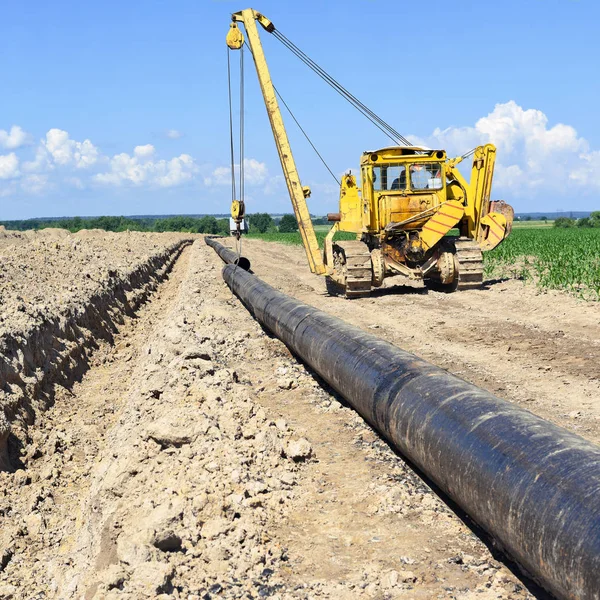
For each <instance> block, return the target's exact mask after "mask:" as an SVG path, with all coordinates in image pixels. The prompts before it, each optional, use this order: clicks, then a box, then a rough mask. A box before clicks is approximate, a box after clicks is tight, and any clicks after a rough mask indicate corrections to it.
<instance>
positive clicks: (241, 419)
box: [0, 234, 598, 600]
mask: <svg viewBox="0 0 600 600" xmlns="http://www.w3.org/2000/svg"><path fill="white" fill-rule="evenodd" d="M125 235H126V234H118V236H123V237H125ZM130 235H131V234H130ZM118 236H117V237H118ZM154 239H155V240H160V239H161V238H160V236H158V237H156V238H154ZM154 243H157V244H159V245H160V242H158V241H156V242H154ZM169 243H171V242H169ZM172 243H178V244H180V245H179V247H178V249H177V250H171V251H170V256H171V257H172V259H171V260H170V261H166V262H170V263H173V265H172V269H170V270H166V271H165V272H164V273H163V274H162V275H161V276H160V279H161V280H164V281H163V283H158V281H157V282H155V284H154V288H155V291H154V292H153V293H152V294H150V293H149V292H148V293H147V294H146V296H145V297H144V300H143V302H142V301H140V302H138V303H137V306H136V307H135V308H132V310H125V309H124V307H125V304H123V303H121V302H116V303H115V304H114V306H113V308H112V309H111V310H112V315H113V321H112V322H113V323H114V328H113V330H112V332H111V336H110V337H105V338H100V339H99V341H98V342H97V344H96V346H95V348H93V349H92V348H91V347H90V348H89V350H87V351H86V356H87V366H86V369H85V370H82V371H81V372H80V373H79V375H78V377H76V378H73V379H72V380H70V381H63V382H62V383H56V382H55V383H54V384H53V402H52V405H51V406H47V407H46V408H48V410H45V411H42V410H38V411H35V413H34V414H35V419H33V421H32V423H31V424H30V425H29V427H28V430H27V431H28V433H27V436H28V437H27V439H26V440H24V442H23V444H22V446H21V447H20V448H18V454H17V455H15V457H16V458H18V461H19V462H18V464H16V463H12V464H11V467H10V468H9V469H7V470H5V471H4V472H2V473H0V489H1V491H2V493H1V494H0V552H1V555H0V598H8V599H12V598H15V599H17V598H18V599H20V598H27V599H38V598H39V599H42V598H43V599H46V598H56V599H59V598H60V599H70V598H73V599H75V598H77V599H79V598H84V599H97V600H99V599H113V598H114V599H117V598H124V599H125V598H130V599H137V598H163V599H186V600H198V599H203V600H208V599H212V598H215V599H216V598H267V597H268V598H278V599H284V598H307V599H308V598H332V599H333V598H342V599H344V598H348V599H350V598H375V599H382V600H384V599H391V598H406V599H411V600H412V599H421V598H422V599H430V598H440V599H456V600H476V599H481V600H491V599H502V600H509V599H513V600H524V599H526V598H544V597H545V596H544V593H543V592H542V591H541V590H539V589H538V588H536V587H535V585H534V584H533V583H532V582H531V581H529V580H528V579H526V578H525V577H523V576H522V575H521V574H520V573H519V572H518V571H517V570H516V568H515V567H514V566H513V565H511V564H510V563H509V562H508V561H507V560H506V559H505V558H504V557H502V556H501V555H499V554H497V553H495V552H494V551H493V548H491V546H489V545H488V543H487V542H486V540H482V539H481V538H480V537H478V534H477V532H476V531H474V530H473V529H471V528H470V527H469V524H468V523H466V522H464V521H463V519H462V518H461V516H459V515H457V514H456V513H455V512H454V511H453V510H452V509H451V508H450V507H448V506H447V505H446V504H445V503H444V502H443V500H442V499H440V498H439V497H438V496H437V495H436V494H435V493H434V492H433V491H432V490H431V489H430V488H429V486H428V485H427V484H426V483H425V482H424V481H423V480H422V479H421V478H420V477H419V476H418V475H416V474H415V473H414V472H413V471H412V470H411V468H410V467H409V466H408V465H407V464H406V463H405V462H404V461H403V460H402V458H401V457H400V456H398V455H397V454H395V453H394V452H393V451H392V450H391V449H390V448H389V447H388V446H387V445H386V444H385V443H384V442H383V441H382V440H380V439H379V437H378V436H377V435H376V434H375V433H374V432H373V431H372V430H371V429H370V428H369V427H368V426H367V425H366V424H365V423H364V422H363V421H362V419H361V418H360V417H359V416H358V415H357V414H356V413H355V412H354V411H352V410H351V409H350V408H348V407H347V406H346V405H345V404H344V403H343V402H342V401H341V399H340V398H339V397H337V396H336V395H335V394H333V393H332V392H331V390H329V389H327V388H326V387H324V386H323V384H322V383H321V382H320V381H319V380H318V378H316V377H315V376H314V374H312V373H311V372H309V371H307V370H306V369H305V368H304V366H303V365H302V364H300V363H299V362H298V361H297V360H296V359H295V358H294V357H293V356H292V355H291V354H290V353H289V351H288V350H287V349H286V347H285V346H284V345H283V344H282V343H281V342H279V341H278V340H277V339H275V338H273V337H272V336H270V335H269V334H268V333H266V332H265V331H264V330H263V329H262V328H261V327H260V325H259V324H258V323H257V322H255V321H254V320H253V319H252V318H251V317H250V316H249V314H248V312H247V311H246V310H245V308H244V307H243V306H242V305H241V304H240V302H239V301H238V300H237V299H236V298H235V297H234V296H233V295H232V294H231V292H230V291H229V289H228V288H227V287H226V285H225V284H224V283H223V281H222V278H221V274H220V271H221V267H222V263H221V261H220V259H219V258H218V256H217V255H216V254H215V253H214V251H213V250H212V249H210V248H209V247H207V246H205V245H204V242H203V241H202V240H197V241H196V242H195V243H194V244H193V245H192V246H186V245H185V243H184V242H182V240H179V241H174V242H172ZM165 245H166V246H168V244H165ZM13 247H14V246H13ZM162 247H163V248H164V247H165V246H162ZM244 250H245V253H246V254H247V255H248V256H249V257H250V258H251V259H252V261H253V269H254V270H255V272H256V273H257V274H258V275H259V276H261V277H263V278H264V279H265V280H266V281H268V282H269V283H271V284H273V285H275V286H276V287H278V288H279V289H282V290H283V291H284V292H287V293H291V294H293V295H294V296H297V297H299V298H300V299H302V300H304V301H307V302H309V303H311V304H313V305H316V306H319V307H320V308H322V309H324V310H327V311H328V312H331V313H332V314H337V315H338V316H342V317H343V318H345V319H346V320H348V321H350V322H355V323H356V324H358V325H359V326H362V327H365V328H366V329H368V330H369V331H373V330H375V333H377V335H381V336H382V337H385V338H386V339H389V340H390V341H393V342H395V343H397V344H398V345H401V346H402V347H404V348H406V349H408V350H412V351H414V352H416V353H417V354H420V355H422V356H424V357H425V358H428V359H429V360H432V361H433V362H437V363H438V364H441V365H442V366H444V367H445V368H448V369H449V370H453V371H454V372H457V373H458V374H459V375H462V376H463V377H464V378H465V379H470V380H472V381H474V383H477V384H479V385H483V386H484V387H488V389H492V391H494V392H496V393H498V394H499V395H501V396H504V397H507V398H508V399H509V400H512V401H515V402H527V407H528V408H529V409H532V410H534V411H536V410H538V408H539V412H540V413H542V414H543V415H544V416H547V417H549V418H553V419H554V420H557V421H559V422H561V424H567V425H568V426H570V427H571V428H573V429H576V430H577V431H578V433H582V434H583V435H586V436H588V437H590V438H592V439H594V436H595V435H596V433H595V432H596V424H595V418H594V415H595V413H594V410H595V407H594V405H593V403H592V396H593V394H594V393H596V395H597V388H594V387H593V386H594V385H595V384H594V382H593V377H594V373H595V371H593V370H592V371H591V372H590V371H589V369H590V368H597V365H593V364H592V363H593V360H594V357H595V355H594V352H597V349H596V348H597V346H594V345H592V347H591V349H590V350H589V352H590V353H591V355H590V357H589V359H588V355H587V354H586V353H585V352H581V353H579V356H580V357H581V358H579V361H580V362H578V361H575V360H571V361H569V360H566V358H565V359H564V360H560V361H559V360H558V355H559V352H561V351H563V350H564V349H565V348H566V344H567V343H568V340H569V337H570V336H573V337H577V338H578V339H579V340H580V339H581V336H583V335H587V336H592V335H593V333H592V332H590V331H589V328H590V327H593V326H596V327H597V321H598V318H596V325H593V316H592V312H591V310H590V309H589V307H588V306H586V305H583V304H582V305H579V304H578V305H577V309H578V315H579V318H580V319H583V323H585V325H586V326H583V325H582V324H581V322H574V321H573V320H570V319H574V317H573V316H572V315H571V311H570V306H568V304H564V305H563V309H564V311H565V313H566V315H567V316H566V317H565V319H564V320H563V324H562V330H563V333H564V335H562V336H556V337H552V336H548V335H546V334H545V333H544V330H543V329H542V324H543V323H544V319H543V318H542V316H541V315H539V319H538V316H536V313H535V311H534V310H532V309H531V307H532V306H534V305H536V302H537V301H538V296H536V295H535V292H534V291H533V290H532V289H528V288H519V289H517V288H515V287H514V283H516V282H510V281H509V282H500V283H492V284H491V285H490V286H489V287H490V289H489V290H485V291H482V292H464V293H463V294H461V295H460V297H458V296H445V295H442V294H435V293H429V294H423V293H422V292H419V291H418V290H417V291H409V290H408V289H404V288H401V289H400V290H398V289H396V290H394V289H392V290H391V291H400V293H399V294H392V293H388V292H382V293H380V296H379V297H376V298H370V299H363V300H358V301H352V302H351V303H350V304H348V303H347V301H345V300H343V299H340V298H330V297H328V296H326V294H325V286H324V282H323V280H322V279H319V278H317V277H314V276H312V275H310V273H308V270H307V268H306V266H305V264H304V259H303V255H302V250H301V249H296V248H289V247H285V246H281V245H277V244H266V243H262V242H254V241H248V242H246V241H245V242H244ZM5 251H6V250H4V252H5ZM23 260H25V259H23ZM166 262H165V264H166ZM151 277H152V274H151V273H150V272H147V273H146V274H145V275H142V276H141V278H140V281H141V280H143V279H148V280H151ZM495 286H501V287H505V288H506V289H505V290H504V291H500V289H498V288H496V287H495ZM486 294H489V295H491V296H492V297H491V299H490V298H489V297H488V299H487V300H486ZM518 294H520V295H521V296H522V301H521V303H520V305H519V306H520V310H519V311H516V310H515V309H514V308H513V309H510V308H508V307H507V306H505V308H503V305H502V302H501V298H502V297H505V298H510V297H511V295H515V296H516V295H518ZM502 295H505V296H502ZM499 297H500V298H499ZM556 298H557V299H558V300H560V302H558V301H555V302H554V307H552V306H549V305H550V304H551V303H548V301H547V299H546V300H545V301H541V302H540V304H539V305H538V308H539V310H546V311H550V310H552V309H553V308H554V309H555V310H561V309H560V308H557V307H558V305H559V304H560V303H563V301H564V302H565V303H568V302H574V301H573V300H572V299H570V298H566V297H561V296H556ZM542 300H543V299H542ZM379 303H381V304H379ZM348 306H350V307H351V309H352V310H348ZM377 307H380V309H378V308H377ZM484 307H485V308H484ZM503 310H505V311H506V312H505V313H503V312H502V311H503ZM463 311H464V312H465V313H468V312H469V311H470V314H464V315H462V312H463ZM117 314H119V315H120V316H119V318H118V319H117V318H116V315H117ZM461 315H462V316H461ZM511 319H512V320H511ZM519 319H523V320H525V321H527V320H528V319H529V321H527V322H528V323H530V325H529V326H528V325H527V323H526V324H524V325H522V326H521V328H520V329H519V328H518V327H517V325H516V322H517V321H518V320H519ZM442 321H443V323H442ZM532 321H534V322H535V323H537V324H538V328H537V329H536V328H535V327H533V326H532V325H531V322H532ZM467 323H469V324H470V325H469V327H468V328H467V327H466V325H467ZM577 323H579V325H578V324H577ZM501 325H502V327H501ZM546 327H548V328H551V327H555V328H557V327H558V325H557V324H556V323H547V324H546ZM543 333H544V336H545V337H543V338H542V334H543ZM508 338H510V340H509V341H506V340H507V339H508ZM542 339H550V340H551V341H550V342H547V343H545V344H542V343H541V340H542ZM494 340H495V341H496V345H494V343H493V342H494ZM498 344H499V345H498ZM503 344H504V346H508V345H510V346H511V349H510V350H507V349H506V348H505V347H504V346H503ZM457 348H462V352H458V353H456V352H455V351H456V349H457ZM486 348H487V355H485V354H484V353H485V351H486ZM536 348H537V350H535V349H536ZM525 354H526V355H527V360H526V361H525V360H522V355H525ZM480 355H481V356H480ZM542 356H543V357H548V360H546V364H548V365H549V366H550V369H549V370H544V371H543V372H541V373H540V375H541V377H532V376H531V372H532V369H534V368H536V366H537V365H538V364H539V362H540V361H541V360H542V358H541V357H542ZM552 356H556V357H557V358H556V362H552V360H553V359H552ZM560 356H563V357H564V356H565V355H560ZM492 358H493V361H492ZM508 358H510V359H511V361H510V362H509V361H508ZM588 360H589V362H587V361H588ZM507 363H508V364H507ZM522 363H523V364H522ZM498 365H499V366H498ZM559 365H560V369H563V370H562V371H559ZM511 369H512V370H511ZM555 369H556V371H555ZM586 369H587V370H586ZM565 370H568V374H567V373H565ZM584 373H586V375H585V377H584V375H583V374H584ZM536 374H537V373H536ZM543 377H553V378H556V377H560V378H562V379H561V380H563V381H566V380H570V384H569V385H571V386H582V388H581V389H582V390H585V391H588V392H589V396H587V395H585V394H584V393H582V395H581V396H580V397H579V402H580V405H579V406H578V408H577V412H578V413H579V414H578V415H577V416H574V415H572V416H571V415H570V413H571V412H573V410H572V409H571V404H569V403H571V402H574V401H575V400H574V398H573V397H571V398H570V399H569V400H568V401H567V400H565V399H564V398H562V397H561V396H560V395H559V394H558V391H560V388H559V389H558V390H555V392H556V393H553V395H552V394H550V395H549V396H548V397H549V398H550V400H548V399H547V398H546V401H545V402H544V401H542V394H540V393H538V390H537V387H536V386H538V385H540V383H541V379H542V378H543ZM552 381H553V382H554V381H555V380H554V379H553V380H552ZM596 385H597V383H596ZM586 386H587V387H586ZM41 388H43V386H41ZM499 388H501V389H499ZM43 389H45V388H43ZM571 389H579V388H575V387H573V388H571ZM530 398H535V400H534V401H530ZM558 402H562V404H557V405H555V403H558ZM585 402H589V405H587V404H584V403H585ZM537 403H539V404H537ZM563 413H564V414H563ZM561 415H562V416H561Z"/></svg>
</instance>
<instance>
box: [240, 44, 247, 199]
mask: <svg viewBox="0 0 600 600" xmlns="http://www.w3.org/2000/svg"><path fill="white" fill-rule="evenodd" d="M245 188H246V180H245V175H244V46H243V45H242V47H241V48H240V200H241V201H242V202H243V201H244V194H245V191H246V189H245Z"/></svg>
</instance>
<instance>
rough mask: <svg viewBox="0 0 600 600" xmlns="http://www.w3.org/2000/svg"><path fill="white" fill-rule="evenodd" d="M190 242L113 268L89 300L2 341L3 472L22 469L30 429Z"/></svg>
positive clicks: (0, 423)
mask: <svg viewBox="0 0 600 600" xmlns="http://www.w3.org/2000/svg"><path fill="white" fill-rule="evenodd" d="M190 243H191V241H190V240H185V239H183V240H180V241H178V242H175V243H173V244H171V245H169V246H167V247H165V248H164V249H161V250H159V251H158V252H156V253H154V254H153V255H151V256H150V257H148V259H147V260H145V261H142V262H141V263H139V264H137V265H134V266H133V268H130V269H120V270H116V269H110V270H109V271H108V277H107V278H106V279H105V280H103V281H101V282H100V285H98V286H97V288H96V289H95V290H94V291H93V292H92V293H91V294H90V295H89V296H87V297H85V298H84V299H82V300H81V301H79V302H77V303H74V304H66V305H63V306H62V307H61V310H60V311H58V312H56V313H54V314H41V313H38V314H35V317H36V318H34V319H32V320H31V322H30V323H29V327H27V328H26V329H22V330H16V331H15V330H13V331H7V332H4V334H3V335H2V336H1V337H0V382H1V387H0V390H1V392H0V406H2V408H3V412H0V468H1V469H14V468H17V467H19V466H20V458H19V457H20V454H21V453H22V452H23V450H24V447H25V446H26V444H27V438H28V435H27V432H28V427H29V426H30V425H31V424H32V423H33V422H34V421H35V418H36V415H37V414H38V413H39V412H40V411H44V410H46V409H47V408H48V407H50V406H51V405H52V403H53V401H54V392H55V388H56V386H59V387H61V388H70V387H71V386H72V385H73V383H74V382H75V381H79V380H80V379H81V377H82V376H83V374H84V373H85V372H86V371H87V370H88V369H89V366H90V356H91V354H92V353H93V352H94V350H97V349H98V347H99V344H101V343H104V342H106V343H109V344H110V343H112V342H113V341H114V335H115V333H116V332H117V330H118V325H119V324H121V323H122V322H123V319H124V317H126V316H129V317H131V316H134V315H135V311H136V310H137V309H138V308H139V306H140V305H141V304H142V303H143V302H145V301H146V300H147V299H148V297H149V296H150V294H152V292H153V291H155V290H156V288H157V286H158V285H159V283H160V282H161V281H163V280H164V279H165V277H167V275H168V273H169V272H170V270H171V268H172V267H173V264H174V263H175V262H176V261H177V259H178V258H179V256H180V255H181V252H182V251H183V249H184V248H185V247H186V246H188V245H189V244H190Z"/></svg>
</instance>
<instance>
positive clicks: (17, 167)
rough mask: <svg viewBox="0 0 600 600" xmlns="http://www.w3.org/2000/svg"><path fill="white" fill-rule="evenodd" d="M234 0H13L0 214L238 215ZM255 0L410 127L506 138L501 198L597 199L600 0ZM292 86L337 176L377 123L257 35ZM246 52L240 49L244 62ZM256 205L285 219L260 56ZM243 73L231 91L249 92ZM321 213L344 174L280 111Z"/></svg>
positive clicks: (300, 112) (518, 202) (448, 145)
mask: <svg viewBox="0 0 600 600" xmlns="http://www.w3.org/2000/svg"><path fill="white" fill-rule="evenodd" d="M242 8H247V6H246V5H240V4H238V2H237V0H236V1H235V2H232V1H229V0H220V1H219V0H195V1H191V0H172V1H170V2H167V1H157V0H144V1H141V0H131V1H128V2H122V1H119V2H117V1H113V0H104V1H103V2H97V3H87V2H81V1H80V0H78V1H77V2H76V1H72V0H68V1H67V0H54V1H53V2H51V3H50V2H42V1H36V2H33V1H28V0H20V1H17V0H4V2H2V19H1V20H0V64H1V65H2V70H3V74H2V75H3V76H2V91H1V93H0V219H11V218H14V219H17V218H27V217H35V216H62V215H100V214H172V213H216V212H227V211H228V209H229V201H230V189H229V187H228V185H229V181H228V176H227V169H228V165H229V142H228V109H227V87H226V86H227V73H226V47H225V35H226V33H227V30H228V27H229V15H230V13H231V12H233V11H236V10H240V9H242ZM254 8H256V9H258V10H260V11H262V12H263V13H264V14H266V15H267V16H268V17H269V18H270V19H271V20H272V21H273V22H274V23H275V26H276V27H277V28H278V29H279V30H280V31H281V32H282V33H284V34H285V35H286V36H287V37H288V38H290V39H291V40H292V41H293V42H294V43H295V44H296V45H298V46H299V47H300V48H301V49H302V50H304V51H305V52H306V53H307V54H308V55H309V56H311V57H312V58H313V59H314V60H315V61H316V62H317V63H319V64H320V65H321V66H323V67H324V68H325V69H326V70H327V71H329V72H330V73H331V74H332V75H334V76H335V77H336V78H337V79H338V80H339V81H340V82H341V83H343V84H344V85H345V86H346V87H347V88H348V89H349V90H350V91H352V92H353V93H354V94H355V95H356V96H358V97H359V98H360V99H361V100H362V101H363V102H365V103H366V104H367V105H369V106H370V107H371V108H372V109H373V110H375V111H376V112H377V113H378V114H380V115H381V116H382V117H383V118H384V119H386V120H387V121H388V122H390V123H391V124H392V125H393V126H394V127H395V128H396V129H397V130H399V131H400V132H401V133H403V134H404V135H405V136H406V137H408V138H409V139H411V140H413V141H415V142H418V143H423V144H427V145H428V146H430V147H443V148H445V149H447V150H448V151H449V152H451V153H456V154H462V153H464V152H466V151H467V150H469V149H470V148H472V147H473V146H474V145H476V144H479V143H483V142H487V141H491V142H493V143H495V144H496V145H497V146H498V167H497V171H496V177H495V180H494V190H493V197H495V198H498V199H499V198H503V199H505V200H507V201H509V202H511V203H512V204H513V205H514V206H515V208H516V210H517V211H518V212H526V211H534V210H551V211H553V210H591V209H600V200H599V198H600V121H599V119H598V99H599V98H600V77H599V75H600V73H599V71H600V68H599V63H598V57H599V56H600V41H599V37H600V36H599V35H598V22H599V21H600V8H599V5H598V4H597V3H596V2H593V1H591V0H525V1H524V0H520V1H516V0H506V1H504V2H485V3H482V2H475V1H469V2H460V1H458V2H455V3H452V4H448V3H447V2H442V1H438V0H429V1H428V2H427V3H412V4H411V3H408V2H399V1H396V2H387V3H384V2H379V1H376V0H346V1H343V2H342V1H338V0H333V1H331V0H330V1H327V2H323V1H317V0H304V1H303V2H299V1H294V2H291V1H288V0H279V1H277V2H276V1H274V0H260V2H259V3H258V4H256V5H255V6H254ZM261 34H262V39H263V43H264V47H265V52H266V55H267V60H268V61H269V65H270V67H271V71H272V76H273V79H274V81H275V84H276V85H277V87H278V89H279V90H280V92H281V93H282V95H283V97H284V98H285V99H286V101H287V102H288V104H289V105H290V106H291V108H292V110H293V111H294V112H295V114H296V116H297V117H298V119H299V120H300V122H301V123H302V124H303V126H304V128H305V129H306V130H307V132H308V133H309V135H310V136H311V137H312V139H313V141H314V143H315V145H316V146H317V148H318V149H319V150H320V151H321V153H322V154H323V156H324V157H325V158H326V160H327V162H328V163H329V165H330V166H331V168H332V170H333V171H334V173H336V174H341V173H342V172H344V171H345V170H347V169H349V168H352V169H357V168H358V164H359V158H360V154H361V153H362V152H363V151H365V150H369V149H374V148H377V147H381V146H384V145H387V140H386V138H385V137H383V135H382V134H381V133H380V132H379V131H378V130H377V129H375V128H374V127H373V126H372V125H370V124H369V123H368V122H367V121H366V120H365V119H364V118H363V117H362V116H361V115H359V114H358V113H357V112H355V111H354V109H353V108H352V107H350V105H348V104H346V103H345V102H344V101H343V100H342V99H341V98H340V97H339V96H337V95H336V94H335V93H334V92H333V91H332V90H331V89H330V88H328V87H327V86H326V85H325V84H324V83H323V82H322V81H321V80H319V79H317V78H316V76H315V75H313V73H312V72H310V71H309V70H308V69H307V68H306V67H304V65H302V64H301V63H300V62H299V61H298V60H297V59H296V58H295V57H293V56H292V55H291V54H290V53H289V52H288V51H287V50H286V49H285V48H284V47H283V46H281V45H280V44H279V42H278V41H277V40H276V39H274V38H273V36H269V35H268V34H267V33H266V32H261ZM232 58H233V60H234V61H235V62H236V63H237V61H238V60H239V53H235V54H234V55H233V56H232ZM246 60H247V63H246V64H247V66H248V68H247V70H246V112H245V115H246V157H247V163H246V173H247V176H248V180H247V198H246V199H247V203H248V210H249V211H250V212H255V211H271V212H290V204H289V199H288V197H287V193H286V190H285V186H284V184H283V181H282V177H281V168H280V166H279V162H278V159H277V155H276V153H275V150H274V143H273V139H272V135H271V132H270V129H269V125H268V120H267V117H266V113H265V109H264V105H263V102H262V98H261V96H260V93H259V90H258V85H257V82H256V75H255V72H254V69H253V65H252V64H251V62H250V60H251V59H250V56H249V54H248V53H246ZM237 84H238V81H237V78H236V79H235V80H234V85H235V86H237ZM284 119H286V123H287V125H288V130H289V133H290V138H291V142H292V147H293V150H294V154H295V156H296V160H297V164H298V170H299V172H300V176H301V178H302V182H303V184H305V185H311V187H312V188H313V195H312V197H311V199H310V208H311V212H313V213H315V214H324V213H325V212H328V211H332V210H333V209H335V207H336V205H337V190H336V186H335V184H334V182H333V181H332V179H331V177H330V175H329V174H328V173H327V171H326V170H325V168H324V167H323V166H322V165H321V163H320V162H319V161H318V159H317V158H316V157H315V156H314V154H313V152H312V150H311V149H310V148H309V146H308V144H307V143H306V141H305V140H304V138H303V137H302V136H301V134H299V133H298V131H297V129H296V127H295V125H294V124H293V123H292V122H291V119H290V118H289V117H288V116H287V115H286V114H285V112H284Z"/></svg>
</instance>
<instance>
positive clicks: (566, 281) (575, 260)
mask: <svg viewBox="0 0 600 600" xmlns="http://www.w3.org/2000/svg"><path fill="white" fill-rule="evenodd" d="M484 260H485V271H486V275H487V276H488V277H493V276H507V275H508V276H511V277H517V278H520V279H524V280H527V281H532V282H534V283H535V284H536V285H537V286H539V287H540V288H545V289H562V290H567V291H568V292H571V293H573V294H576V295H578V296H580V297H583V298H586V299H593V300H600V228H597V227H560V226H559V227H553V228H544V229H542V228H532V229H525V228H523V229H515V230H513V232H512V233H511V235H510V236H509V237H508V238H507V239H506V240H505V241H504V242H503V243H502V244H500V246H498V248H495V249H494V250H492V251H491V252H487V253H485V254H484Z"/></svg>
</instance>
